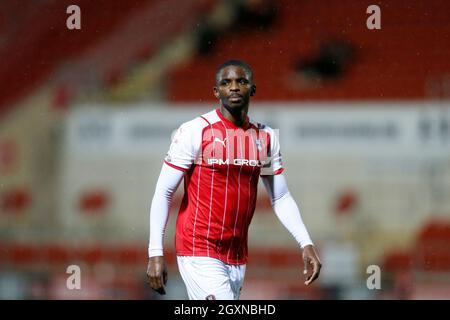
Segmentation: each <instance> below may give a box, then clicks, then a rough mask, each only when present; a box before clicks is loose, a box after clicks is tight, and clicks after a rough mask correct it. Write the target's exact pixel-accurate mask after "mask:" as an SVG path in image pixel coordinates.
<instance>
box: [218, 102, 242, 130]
mask: <svg viewBox="0 0 450 320" xmlns="http://www.w3.org/2000/svg"><path fill="white" fill-rule="evenodd" d="M220 112H221V113H222V115H223V116H224V118H225V119H227V120H229V121H231V122H232V123H233V124H234V125H235V126H237V127H242V126H243V125H244V123H245V122H246V120H247V113H248V105H246V106H245V107H243V108H241V109H237V110H231V111H230V110H228V108H226V107H224V106H223V105H220Z"/></svg>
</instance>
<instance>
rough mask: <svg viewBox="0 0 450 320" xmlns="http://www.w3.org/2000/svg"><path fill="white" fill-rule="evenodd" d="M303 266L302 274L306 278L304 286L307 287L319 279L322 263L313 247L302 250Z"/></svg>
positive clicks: (308, 246) (309, 246)
mask: <svg viewBox="0 0 450 320" xmlns="http://www.w3.org/2000/svg"><path fill="white" fill-rule="evenodd" d="M303 266H304V269H303V274H304V275H305V277H306V281H305V285H307V286H309V285H310V284H311V283H312V282H313V281H314V280H316V279H317V278H318V277H319V274H320V268H322V263H321V262H320V259H319V256H318V255H317V252H316V249H315V248H314V246H313V245H307V246H305V247H304V248H303Z"/></svg>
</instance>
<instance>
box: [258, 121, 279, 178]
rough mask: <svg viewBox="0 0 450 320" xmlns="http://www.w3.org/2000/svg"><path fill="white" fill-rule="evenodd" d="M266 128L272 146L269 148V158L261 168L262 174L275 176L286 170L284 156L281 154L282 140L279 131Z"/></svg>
mask: <svg viewBox="0 0 450 320" xmlns="http://www.w3.org/2000/svg"><path fill="white" fill-rule="evenodd" d="M265 130H267V132H268V133H269V137H270V142H269V143H270V147H269V148H268V150H269V151H268V154H267V159H266V161H265V164H264V165H263V167H262V169H261V174H260V175H261V176H273V175H277V174H280V173H282V172H283V171H284V168H283V158H282V156H281V150H280V141H279V137H278V131H275V130H273V129H272V128H269V127H266V128H265Z"/></svg>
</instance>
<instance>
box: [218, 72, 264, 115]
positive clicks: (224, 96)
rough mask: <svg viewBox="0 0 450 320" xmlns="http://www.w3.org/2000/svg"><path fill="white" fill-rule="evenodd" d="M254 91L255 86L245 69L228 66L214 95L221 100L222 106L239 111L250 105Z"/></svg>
mask: <svg viewBox="0 0 450 320" xmlns="http://www.w3.org/2000/svg"><path fill="white" fill-rule="evenodd" d="M254 90H255V89H254V85H253V83H252V82H251V79H249V75H248V74H247V73H246V72H245V69H244V68H242V67H239V66H228V67H226V68H224V69H222V71H221V72H220V74H219V77H218V82H217V83H216V86H215V87H214V95H215V96H216V98H218V99H220V101H221V102H222V105H224V106H226V107H229V108H232V109H239V108H242V107H244V106H247V105H248V102H249V101H250V96H251V95H253V92H254Z"/></svg>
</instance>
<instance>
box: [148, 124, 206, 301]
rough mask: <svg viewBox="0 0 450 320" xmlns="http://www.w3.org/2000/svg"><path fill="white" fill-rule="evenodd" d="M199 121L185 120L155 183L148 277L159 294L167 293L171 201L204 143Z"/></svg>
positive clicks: (151, 212) (176, 134) (151, 213)
mask: <svg viewBox="0 0 450 320" xmlns="http://www.w3.org/2000/svg"><path fill="white" fill-rule="evenodd" d="M197 124H198V121H197V120H194V121H190V122H186V123H184V124H182V125H181V126H180V128H178V130H177V132H176V133H175V135H174V137H173V139H172V143H171V145H170V148H169V151H168V152H167V156H166V158H165V160H164V164H163V166H162V169H161V173H160V175H159V178H158V182H157V183H156V188H155V194H154V196H153V200H152V204H151V208H150V239H149V246H148V256H149V260H148V265H147V276H148V279H149V282H150V286H151V287H152V288H153V289H155V290H156V291H157V292H159V293H160V294H165V289H164V285H165V284H166V282H167V268H166V264H165V261H164V254H163V243H164V233H165V229H166V224H167V221H168V217H169V209H170V204H171V202H172V198H173V195H174V193H175V191H176V190H177V188H178V185H179V184H180V182H181V180H183V177H184V174H185V172H186V171H187V170H189V168H190V167H191V165H192V164H193V163H194V161H195V159H196V157H197V153H198V151H199V146H200V144H201V130H197V129H198V126H197ZM199 133H200V134H199Z"/></svg>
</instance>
